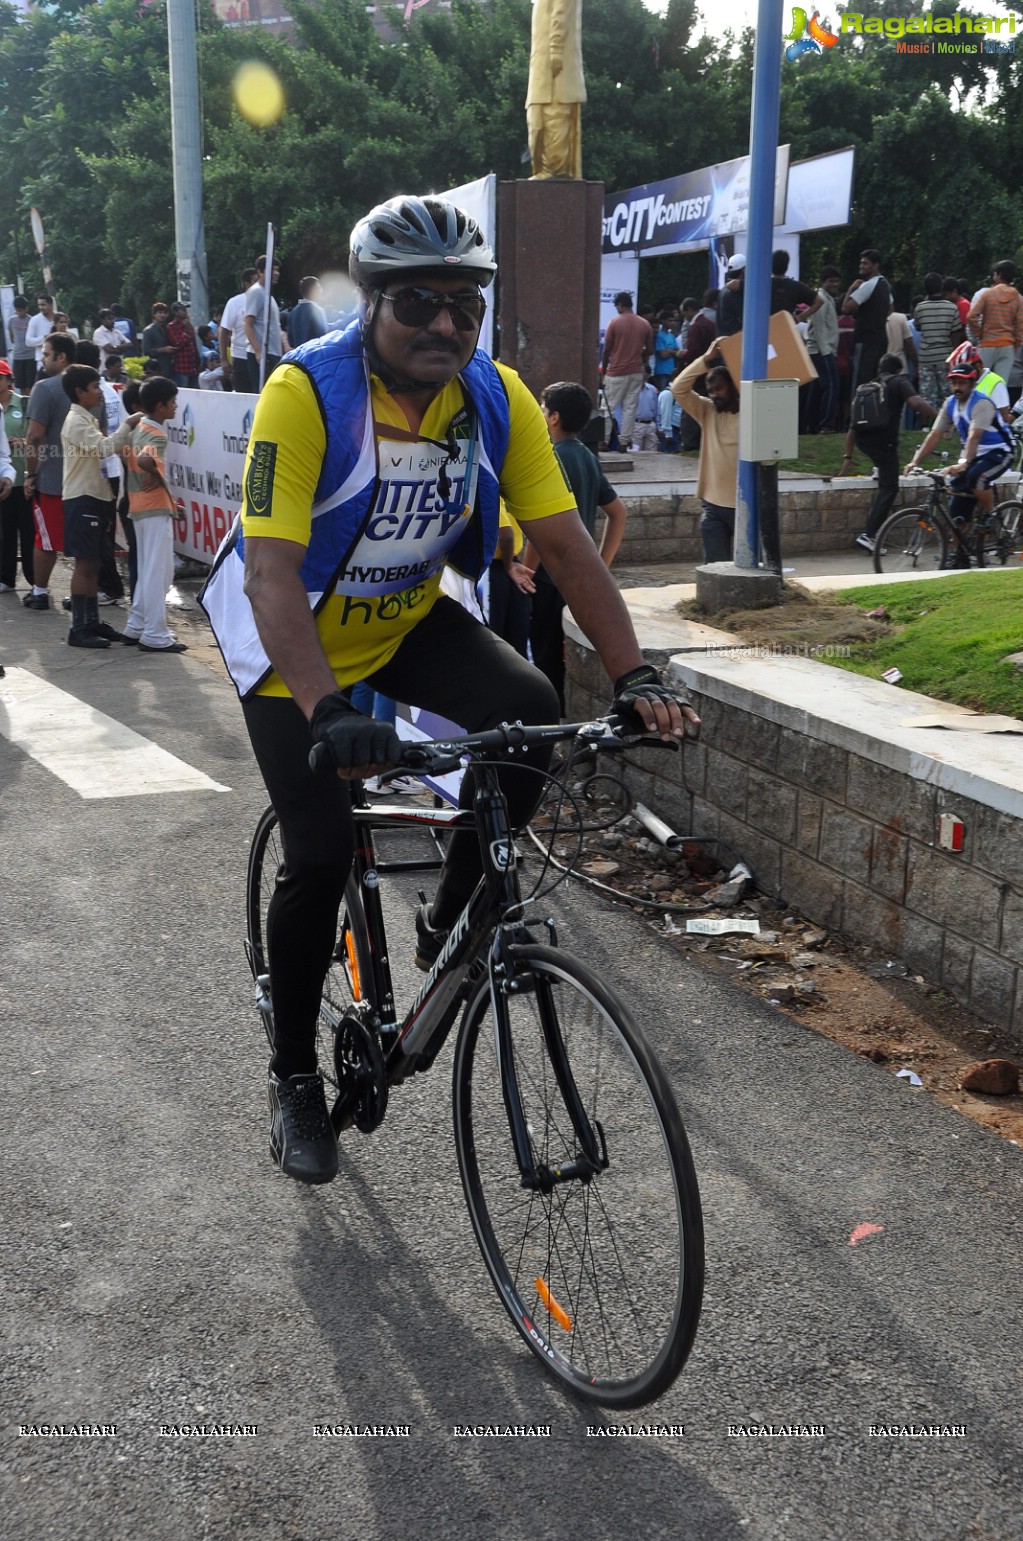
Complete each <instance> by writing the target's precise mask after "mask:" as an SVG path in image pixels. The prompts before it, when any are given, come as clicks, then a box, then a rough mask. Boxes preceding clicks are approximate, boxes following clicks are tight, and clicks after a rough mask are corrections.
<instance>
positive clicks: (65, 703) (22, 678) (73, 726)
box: [0, 668, 231, 798]
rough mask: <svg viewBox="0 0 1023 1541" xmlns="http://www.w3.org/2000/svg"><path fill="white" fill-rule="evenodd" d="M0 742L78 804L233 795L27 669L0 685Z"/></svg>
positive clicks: (10, 672)
mask: <svg viewBox="0 0 1023 1541" xmlns="http://www.w3.org/2000/svg"><path fill="white" fill-rule="evenodd" d="M0 735H2V736H3V737H4V738H7V739H10V741H11V743H12V744H14V745H16V747H17V748H18V749H21V750H23V751H24V753H25V754H27V755H29V756H31V758H32V759H33V760H37V761H38V762H39V764H40V765H42V766H44V767H45V768H46V770H48V771H49V772H50V773H51V774H52V775H54V776H58V777H59V778H60V780H61V781H63V782H65V783H66V785H67V786H69V787H70V788H71V790H72V791H73V792H77V793H78V795H79V797H89V798H92V797H143V796H146V795H147V794H149V793H151V792H229V791H230V790H231V789H230V787H222V786H221V785H220V783H219V782H217V781H211V780H210V778H209V776H205V775H203V773H202V771H198V770H195V769H194V768H193V767H192V766H191V765H186V764H185V762H184V760H178V759H175V757H174V755H172V754H168V753H167V751H166V749H161V748H160V747H159V745H157V744H154V743H152V742H151V741H150V740H149V739H148V738H143V737H142V736H141V734H139V733H133V732H132V730H131V728H126V727H125V726H124V724H123V723H122V722H116V721H115V720H114V718H113V717H107V716H106V714H105V713H103V712H97V711H96V710H95V709H94V708H93V707H91V706H87V705H86V704H85V702H84V701H79V700H78V698H77V696H72V695H69V694H68V692H67V691H66V690H58V689H57V687H56V686H55V685H49V684H47V682H46V681H45V680H41V679H40V678H39V676H38V675H36V674H31V673H29V671H28V670H27V669H17V668H13V669H8V670H7V677H6V678H5V679H4V680H2V681H0Z"/></svg>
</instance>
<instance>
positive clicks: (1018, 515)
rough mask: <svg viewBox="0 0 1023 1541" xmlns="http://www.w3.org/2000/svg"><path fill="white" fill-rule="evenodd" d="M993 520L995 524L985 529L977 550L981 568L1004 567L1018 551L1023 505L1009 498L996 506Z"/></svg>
mask: <svg viewBox="0 0 1023 1541" xmlns="http://www.w3.org/2000/svg"><path fill="white" fill-rule="evenodd" d="M994 518H995V520H996V521H997V522H996V523H994V524H993V525H992V526H991V527H990V528H987V527H985V529H984V531H983V534H982V544H981V546H980V547H979V549H978V553H977V555H978V559H979V565H980V566H981V567H994V566H996V565H997V566H999V567H1004V566H1005V564H1006V562H1007V561H1008V560H1009V558H1010V557H1011V556H1012V555H1013V553H1014V552H1017V551H1019V549H1020V521H1021V520H1023V503H1021V502H1019V501H1018V500H1017V499H1016V498H1009V499H1008V500H1007V501H1006V502H1005V503H999V504H997V505H996V507H995V511H994Z"/></svg>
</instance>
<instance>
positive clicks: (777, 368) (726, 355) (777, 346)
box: [720, 310, 817, 385]
mask: <svg viewBox="0 0 1023 1541" xmlns="http://www.w3.org/2000/svg"><path fill="white" fill-rule="evenodd" d="M720 347H721V356H722V358H723V359H724V361H725V367H726V369H727V370H728V373H729V374H730V375H731V377H732V379H733V380H734V381H735V383H736V385H738V384H739V382H740V380H741V379H742V333H741V332H734V333H733V334H732V336H731V337H722V339H721V343H720ZM767 378H768V379H769V380H798V381H799V383H800V385H805V384H806V382H807V381H808V380H816V378H817V370H816V369H815V368H814V363H813V359H812V358H811V357H810V355H809V353H807V351H806V346H805V344H804V342H803V339H802V338H801V337H800V335H799V332H798V330H797V328H796V323H795V322H794V321H793V319H792V317H791V316H790V315H789V313H788V311H787V310H778V311H775V313H774V315H773V316H772V317H771V322H770V326H769V328H768V333H767Z"/></svg>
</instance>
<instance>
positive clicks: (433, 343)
mask: <svg viewBox="0 0 1023 1541" xmlns="http://www.w3.org/2000/svg"><path fill="white" fill-rule="evenodd" d="M461 351H462V349H461V346H460V344H459V343H458V342H457V341H456V340H455V338H454V337H429V338H424V339H423V340H422V342H418V341H417V342H414V343H411V344H410V346H409V352H410V353H461Z"/></svg>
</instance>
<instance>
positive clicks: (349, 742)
mask: <svg viewBox="0 0 1023 1541" xmlns="http://www.w3.org/2000/svg"><path fill="white" fill-rule="evenodd" d="M309 726H310V727H311V729H312V734H313V738H314V739H315V741H316V742H317V743H318V744H325V745H326V746H327V748H328V750H329V751H330V755H331V758H332V760H333V762H334V764H335V766H336V767H337V769H338V770H353V771H357V770H364V769H365V768H366V766H369V765H397V763H398V761H399V760H400V759H401V751H402V743H401V739H400V738H399V737H398V735H397V733H395V731H394V729H393V727H392V726H391V724H390V723H389V722H378V721H377V720H376V718H374V717H364V716H363V714H362V713H361V712H357V711H356V709H355V707H354V706H353V705H352V703H351V702H350V701H349V699H348V697H347V696H343V695H342V694H341V692H340V690H335V691H334V692H333V694H332V695H329V696H324V697H323V699H322V700H320V701H317V703H316V705H315V707H314V708H313V715H312V718H311V720H310V723H309Z"/></svg>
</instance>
